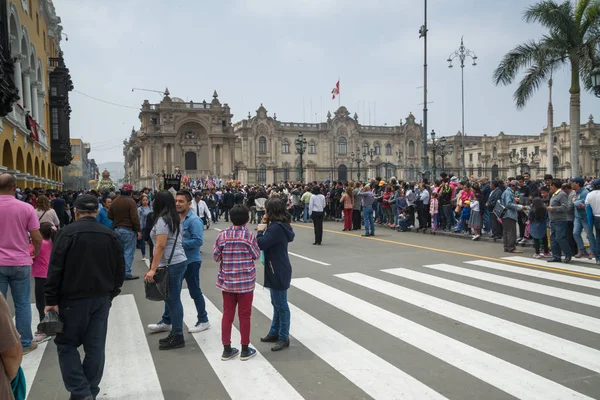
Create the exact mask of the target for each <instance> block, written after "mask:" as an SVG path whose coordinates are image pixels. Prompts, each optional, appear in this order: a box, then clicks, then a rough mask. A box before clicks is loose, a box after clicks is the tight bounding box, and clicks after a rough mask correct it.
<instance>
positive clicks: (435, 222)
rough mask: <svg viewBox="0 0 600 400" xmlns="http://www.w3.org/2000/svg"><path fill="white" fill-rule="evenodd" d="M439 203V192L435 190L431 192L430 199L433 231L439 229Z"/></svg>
mask: <svg viewBox="0 0 600 400" xmlns="http://www.w3.org/2000/svg"><path fill="white" fill-rule="evenodd" d="M438 205H439V200H438V193H437V192H433V193H432V194H431V200H430V201H429V214H430V215H431V222H432V226H431V231H432V232H435V231H437V230H438V210H439V208H438Z"/></svg>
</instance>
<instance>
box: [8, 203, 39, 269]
mask: <svg viewBox="0 0 600 400" xmlns="http://www.w3.org/2000/svg"><path fill="white" fill-rule="evenodd" d="M0 227H2V230H3V232H4V233H3V234H1V235H0V266H1V267H22V266H25V265H31V256H30V255H29V236H28V235H27V232H33V231H37V230H39V229H40V222H39V221H38V217H37V213H36V212H35V209H34V208H33V207H32V206H31V204H27V203H25V202H23V201H20V200H17V199H16V198H15V197H14V196H10V195H0ZM7 232H10V234H6V233H7Z"/></svg>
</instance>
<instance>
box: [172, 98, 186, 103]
mask: <svg viewBox="0 0 600 400" xmlns="http://www.w3.org/2000/svg"><path fill="white" fill-rule="evenodd" d="M171 101H172V102H173V103H185V102H184V101H183V99H180V98H179V97H172V98H171Z"/></svg>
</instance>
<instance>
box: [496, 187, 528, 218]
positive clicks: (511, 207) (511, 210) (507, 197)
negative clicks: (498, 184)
mask: <svg viewBox="0 0 600 400" xmlns="http://www.w3.org/2000/svg"><path fill="white" fill-rule="evenodd" d="M501 202H502V205H503V206H504V207H506V211H505V212H504V218H510V219H514V220H515V221H518V217H517V212H518V211H519V210H521V209H522V208H523V207H521V206H520V205H519V204H517V203H516V202H515V192H513V190H512V189H511V188H510V186H509V187H507V188H506V190H504V193H502V198H501Z"/></svg>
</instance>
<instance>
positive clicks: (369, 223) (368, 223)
mask: <svg viewBox="0 0 600 400" xmlns="http://www.w3.org/2000/svg"><path fill="white" fill-rule="evenodd" d="M362 214H363V219H364V221H365V235H374V234H375V219H374V218H373V207H371V206H368V207H363V210H362ZM369 227H370V229H369Z"/></svg>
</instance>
